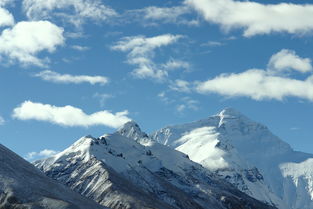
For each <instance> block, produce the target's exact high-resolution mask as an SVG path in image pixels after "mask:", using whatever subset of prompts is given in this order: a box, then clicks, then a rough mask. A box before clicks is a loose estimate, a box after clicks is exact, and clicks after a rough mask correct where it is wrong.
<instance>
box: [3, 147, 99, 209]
mask: <svg viewBox="0 0 313 209" xmlns="http://www.w3.org/2000/svg"><path fill="white" fill-rule="evenodd" d="M0 208H1V209H48V208H49V209H105V207H103V206H100V205H99V204H97V203H96V202H94V201H92V200H89V199H87V198H85V197H83V196H81V195H80V194H78V193H76V192H73V191H71V190H70V189H69V188H67V187H65V186H64V185H62V184H60V183H58V182H56V181H54V180H52V179H50V178H48V177H47V176H45V175H44V174H43V173H42V172H40V171H39V170H38V169H37V168H35V167H34V166H33V165H32V164H30V163H29V162H27V161H25V160H24V159H22V158H21V157H19V156H17V155H16V154H15V153H13V152H12V151H10V150H8V149H7V148H6V147H4V146H3V145H1V144H0Z"/></svg>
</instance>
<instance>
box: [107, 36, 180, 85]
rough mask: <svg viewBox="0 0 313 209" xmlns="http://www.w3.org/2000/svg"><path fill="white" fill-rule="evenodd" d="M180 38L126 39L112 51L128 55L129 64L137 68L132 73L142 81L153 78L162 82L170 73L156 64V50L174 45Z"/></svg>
mask: <svg viewBox="0 0 313 209" xmlns="http://www.w3.org/2000/svg"><path fill="white" fill-rule="evenodd" d="M180 38H182V36H181V35H172V34H164V35H159V36H154V37H145V36H131V37H124V38H122V39H121V40H120V41H118V42H117V43H116V44H115V45H114V46H112V49H113V50H117V51H122V52H127V53H128V54H127V62H128V63H129V64H131V65H136V66H137V68H136V69H134V70H133V72H132V75H133V76H135V77H137V78H141V79H146V78H151V79H154V80H157V81H160V80H163V79H165V78H166V77H167V76H168V72H167V70H166V69H162V68H160V66H158V65H157V64H156V63H154V61H153V58H154V56H155V50H156V49H158V48H161V47H164V46H168V45H170V44H173V43H175V42H176V41H177V40H179V39H180Z"/></svg>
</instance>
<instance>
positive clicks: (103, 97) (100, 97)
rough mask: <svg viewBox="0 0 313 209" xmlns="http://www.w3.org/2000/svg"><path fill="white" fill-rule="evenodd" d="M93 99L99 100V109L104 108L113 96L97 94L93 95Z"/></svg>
mask: <svg viewBox="0 0 313 209" xmlns="http://www.w3.org/2000/svg"><path fill="white" fill-rule="evenodd" d="M93 97H94V98H96V99H98V100H99V102H100V106H101V107H104V106H105V104H106V102H107V101H108V100H109V99H111V98H113V97H114V96H113V95H111V94H101V93H98V92H97V93H95V94H94V95H93Z"/></svg>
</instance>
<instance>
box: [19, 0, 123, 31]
mask: <svg viewBox="0 0 313 209" xmlns="http://www.w3.org/2000/svg"><path fill="white" fill-rule="evenodd" d="M23 10H24V12H25V14H26V16H27V17H28V18H29V19H31V20H42V19H52V18H61V19H63V20H64V21H66V22H70V23H72V24H74V25H76V26H80V25H82V24H83V23H85V22H86V21H87V20H91V21H98V22H100V21H105V20H107V19H108V18H111V17H115V16H117V15H118V14H117V12H116V11H115V10H113V9H112V8H110V7H108V6H106V5H104V4H103V3H102V1H100V0H49V1H46V0H23ZM69 11H70V12H69Z"/></svg>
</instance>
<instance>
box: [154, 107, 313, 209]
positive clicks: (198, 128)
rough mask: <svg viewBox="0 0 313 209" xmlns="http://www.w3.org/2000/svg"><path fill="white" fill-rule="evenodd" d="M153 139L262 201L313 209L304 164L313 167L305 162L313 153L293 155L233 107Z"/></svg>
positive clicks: (165, 130)
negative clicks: (179, 152) (183, 154)
mask: <svg viewBox="0 0 313 209" xmlns="http://www.w3.org/2000/svg"><path fill="white" fill-rule="evenodd" d="M150 137H151V138H152V139H154V140H155V141H158V142H160V143H162V144H164V145H168V146H170V147H172V148H175V149H177V150H179V151H182V152H184V153H186V154H188V155H189V157H190V159H192V160H194V161H195V162H198V163H200V164H202V165H203V166H204V167H206V168H208V169H209V170H211V171H214V172H216V173H217V174H218V175H220V177H221V178H224V179H225V180H227V181H228V182H230V183H232V184H233V185H235V186H236V187H237V188H238V189H240V190H241V191H243V192H245V193H246V194H248V195H250V196H252V197H254V198H256V199H258V200H261V201H264V202H267V203H271V204H274V205H276V206H277V207H278V208H280V209H286V208H293V209H311V208H313V207H312V202H313V201H312V196H311V194H312V192H311V189H310V188H312V186H313V183H312V181H311V179H312V178H311V177H312V174H313V172H312V170H311V169H307V168H304V166H302V164H303V162H306V164H310V165H311V161H309V162H307V161H306V160H307V159H309V158H312V157H313V155H311V154H306V153H301V152H295V151H293V150H292V148H291V147H290V146H289V145H288V144H287V143H285V142H283V141H282V140H281V139H279V138H278V137H277V136H275V135H273V134H272V133H271V132H270V131H269V130H268V128H267V127H265V126H264V125H261V124H259V123H256V122H254V121H252V120H250V119H249V118H247V117H246V116H244V115H242V114H241V113H239V112H238V111H236V110H234V109H231V108H227V109H225V110H223V111H221V112H220V113H218V114H216V115H214V116H211V117H208V118H206V119H203V120H200V121H196V122H192V123H188V124H183V125H176V126H169V127H165V128H163V129H160V130H159V131H156V132H154V133H153V134H151V136H150ZM214 145H215V146H214ZM299 163H300V164H299ZM301 166H302V167H301ZM296 171H297V172H296ZM303 176H305V178H303ZM299 179H301V185H300V184H299V183H298V182H299ZM295 197H297V198H295Z"/></svg>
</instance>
